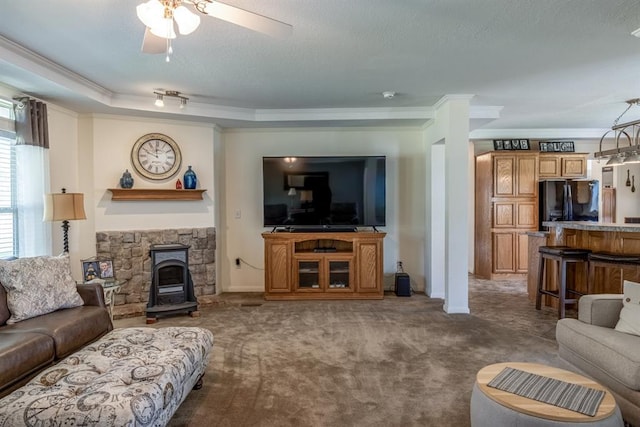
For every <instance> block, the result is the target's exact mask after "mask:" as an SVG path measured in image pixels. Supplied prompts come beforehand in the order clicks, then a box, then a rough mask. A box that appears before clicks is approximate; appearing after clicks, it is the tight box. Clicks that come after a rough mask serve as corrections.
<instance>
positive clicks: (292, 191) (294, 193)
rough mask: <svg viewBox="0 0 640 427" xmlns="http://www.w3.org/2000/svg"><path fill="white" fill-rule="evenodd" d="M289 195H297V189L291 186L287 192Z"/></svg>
mask: <svg viewBox="0 0 640 427" xmlns="http://www.w3.org/2000/svg"><path fill="white" fill-rule="evenodd" d="M287 194H288V195H289V196H295V195H296V189H295V188H293V187H291V188H289V192H288V193H287Z"/></svg>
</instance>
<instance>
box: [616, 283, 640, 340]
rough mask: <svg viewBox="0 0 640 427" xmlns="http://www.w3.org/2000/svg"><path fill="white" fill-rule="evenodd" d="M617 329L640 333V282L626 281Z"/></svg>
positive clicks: (629, 332) (635, 333)
mask: <svg viewBox="0 0 640 427" xmlns="http://www.w3.org/2000/svg"><path fill="white" fill-rule="evenodd" d="M615 329H616V331H620V332H625V333H627V334H633V335H640V283H636V282H630V281H628V280H625V281H624V299H623V301H622V310H621V311H620V320H618V324H616V328H615Z"/></svg>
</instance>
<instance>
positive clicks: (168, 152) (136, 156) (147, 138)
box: [131, 133, 182, 179]
mask: <svg viewBox="0 0 640 427" xmlns="http://www.w3.org/2000/svg"><path fill="white" fill-rule="evenodd" d="M131 162H132V163H133V166H134V167H135V169H136V171H138V173H139V174H140V175H142V176H144V177H146V178H149V179H166V178H170V177H172V176H173V175H175V174H176V173H177V172H178V170H179V169H180V163H181V162H182V156H181V154H180V148H179V147H178V144H176V142H175V141H174V140H173V139H171V138H169V137H168V136H166V135H163V134H160V133H150V134H147V135H144V136H142V137H141V138H139V139H138V140H137V141H136V143H135V144H134V145H133V149H132V150H131Z"/></svg>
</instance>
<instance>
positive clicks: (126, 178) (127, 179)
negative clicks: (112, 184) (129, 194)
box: [120, 169, 133, 188]
mask: <svg viewBox="0 0 640 427" xmlns="http://www.w3.org/2000/svg"><path fill="white" fill-rule="evenodd" d="M120 187H122V188H131V187H133V177H132V176H131V173H129V169H125V171H124V173H123V174H122V178H120Z"/></svg>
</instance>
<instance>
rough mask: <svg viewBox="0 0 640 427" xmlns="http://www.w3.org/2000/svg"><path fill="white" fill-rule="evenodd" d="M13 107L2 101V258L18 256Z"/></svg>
mask: <svg viewBox="0 0 640 427" xmlns="http://www.w3.org/2000/svg"><path fill="white" fill-rule="evenodd" d="M15 141H16V138H15V131H14V121H13V106H12V104H11V103H9V102H6V101H2V100H0V258H5V257H10V256H17V254H18V239H17V236H16V230H17V229H16V225H17V221H16V218H17V215H16V200H15V195H16V187H15V182H16V179H15V177H16V152H15Z"/></svg>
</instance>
